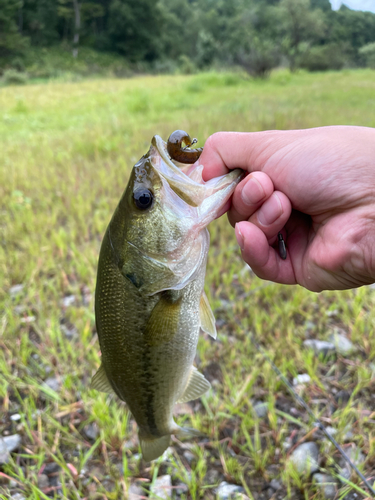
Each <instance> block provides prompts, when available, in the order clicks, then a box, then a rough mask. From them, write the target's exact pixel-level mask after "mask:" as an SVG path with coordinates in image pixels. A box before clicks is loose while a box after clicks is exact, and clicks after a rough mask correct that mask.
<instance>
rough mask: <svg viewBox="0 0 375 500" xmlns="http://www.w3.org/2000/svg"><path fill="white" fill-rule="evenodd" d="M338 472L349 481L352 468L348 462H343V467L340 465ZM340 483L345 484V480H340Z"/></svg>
mask: <svg viewBox="0 0 375 500" xmlns="http://www.w3.org/2000/svg"><path fill="white" fill-rule="evenodd" d="M339 474H340V476H342V477H343V478H344V479H347V480H348V481H349V479H350V476H351V475H352V469H351V467H350V466H349V465H348V464H345V465H344V466H343V467H340V469H339ZM342 483H343V484H345V481H342Z"/></svg>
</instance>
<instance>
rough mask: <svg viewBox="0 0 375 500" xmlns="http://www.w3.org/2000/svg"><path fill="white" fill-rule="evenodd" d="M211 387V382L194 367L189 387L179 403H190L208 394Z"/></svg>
mask: <svg viewBox="0 0 375 500" xmlns="http://www.w3.org/2000/svg"><path fill="white" fill-rule="evenodd" d="M210 387H211V384H210V383H209V381H208V380H206V379H205V378H204V376H203V375H202V374H201V373H199V371H198V370H197V369H196V368H195V366H192V367H191V372H190V377H189V380H188V383H187V386H186V388H185V391H184V393H183V395H182V396H181V398H180V399H179V400H178V403H187V402H188V401H191V400H193V399H197V398H199V397H200V396H202V394H204V393H205V392H207V391H208V389H209V388H210Z"/></svg>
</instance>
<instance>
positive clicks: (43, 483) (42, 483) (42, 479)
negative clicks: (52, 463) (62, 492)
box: [38, 474, 49, 490]
mask: <svg viewBox="0 0 375 500" xmlns="http://www.w3.org/2000/svg"><path fill="white" fill-rule="evenodd" d="M48 486H49V479H48V476H47V474H40V475H39V477H38V488H40V489H41V490H43V489H44V488H48Z"/></svg>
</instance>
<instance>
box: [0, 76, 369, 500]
mask: <svg viewBox="0 0 375 500" xmlns="http://www.w3.org/2000/svg"><path fill="white" fill-rule="evenodd" d="M331 124H353V125H366V126H372V127H375V72H374V71H369V70H368V71H345V72H339V73H326V74H307V73H298V74H295V75H291V74H289V73H288V72H284V71H279V72H275V73H274V74H272V76H271V78H270V80H268V81H253V80H249V79H247V78H246V77H245V76H243V75H238V74H201V75H194V76H173V77H168V76H163V77H142V78H134V79H129V80H115V79H113V80H96V81H84V82H80V83H64V84H59V83H50V84H45V85H31V86H25V87H6V88H2V89H0V141H1V155H0V214H1V216H0V241H1V246H0V347H1V349H0V435H2V436H6V435H13V434H19V435H20V436H21V439H22V441H21V444H20V446H19V447H18V449H17V450H16V451H15V452H13V453H12V455H11V458H10V460H9V462H8V463H7V464H5V465H0V498H1V499H9V498H12V497H14V498H15V499H16V498H18V500H20V499H21V498H27V499H30V500H31V499H32V500H37V499H47V498H66V499H69V500H78V499H82V500H83V499H108V500H113V499H122V498H123V499H125V498H127V497H128V495H129V491H135V485H137V486H138V487H139V488H141V489H142V495H143V497H144V498H147V497H148V496H149V492H150V490H152V491H153V488H154V485H155V483H156V482H157V478H158V476H161V475H167V474H168V475H170V476H171V479H172V485H173V489H172V490H171V492H170V494H171V495H172V497H173V498H181V499H193V500H195V499H199V498H205V499H214V498H216V487H217V486H218V484H219V483H221V482H222V481H227V482H228V483H232V484H237V485H240V486H241V487H243V488H244V490H245V493H244V494H245V495H247V497H249V498H252V499H254V500H256V499H259V500H260V499H269V498H273V499H276V498H277V499H282V498H292V499H299V498H300V499H310V498H311V499H312V498H316V499H319V498H324V496H322V494H321V492H320V490H318V491H316V490H315V488H314V485H313V484H312V481H311V478H309V477H306V478H300V477H299V476H298V474H297V473H296V472H295V470H294V469H293V467H291V465H290V462H288V459H289V456H290V454H291V453H292V451H293V449H294V447H295V445H297V444H300V443H302V442H304V441H311V440H313V441H315V442H316V443H317V444H318V446H319V449H320V467H321V469H322V470H323V471H324V470H326V471H329V472H330V473H331V474H333V475H336V474H337V470H338V469H337V468H336V467H335V464H337V463H338V462H339V458H340V457H339V455H338V454H337V453H336V452H335V449H334V448H333V447H332V445H330V444H329V442H328V441H326V440H325V439H323V436H322V435H321V433H320V432H319V431H317V430H316V429H315V431H314V423H313V422H312V421H311V419H309V418H308V415H306V414H305V412H304V410H303V409H301V408H300V407H298V405H297V403H295V402H294V401H293V399H292V398H291V396H290V395H289V394H288V392H287V390H286V389H285V387H284V386H283V385H282V383H281V382H280V380H279V379H278V377H277V376H276V375H275V374H274V373H273V371H272V369H271V367H270V365H269V363H268V362H267V361H265V360H264V359H262V357H261V356H260V355H259V354H257V351H256V350H255V348H254V346H253V344H252V342H251V338H250V337H249V335H248V332H253V334H254V335H255V337H256V338H257V340H258V341H259V342H261V343H262V345H263V346H264V347H265V349H266V350H267V352H268V353H269V355H270V357H271V358H272V359H273V360H274V361H275V363H276V364H277V365H278V366H279V368H280V369H281V371H282V372H283V373H284V374H285V375H286V376H287V377H288V378H289V379H290V380H291V379H292V378H293V377H295V376H296V375H297V374H303V373H306V374H309V376H310V377H311V380H310V382H309V383H308V384H306V385H304V386H300V387H299V391H300V393H301V394H302V395H303V397H304V398H305V400H306V401H307V402H308V403H309V404H310V405H311V407H312V408H313V410H314V411H315V413H316V414H317V415H319V416H320V418H321V419H322V421H323V422H324V424H325V425H327V426H331V427H334V428H335V429H336V430H337V432H336V434H335V437H336V438H337V440H338V441H339V442H340V443H342V444H343V446H344V448H345V449H346V450H347V451H349V452H350V450H354V449H357V450H361V453H362V454H363V457H362V458H363V460H361V461H360V462H361V463H360V468H361V469H362V470H363V471H364V473H365V475H366V476H367V477H371V478H372V482H373V481H374V478H375V430H374V429H375V428H374V423H375V397H374V388H375V387H374V373H375V364H374V361H375V331H374V325H375V308H374V303H375V290H374V289H372V288H371V287H366V288H361V289H358V290H354V291H348V292H340V293H339V292H329V293H321V294H313V293H310V292H307V291H305V290H303V289H301V288H299V287H287V286H281V285H276V284H271V283H268V282H263V281H261V280H259V279H258V278H257V277H255V276H254V275H253V274H252V273H251V271H250V270H249V268H248V267H247V266H245V265H244V263H243V261H242V260H241V258H240V254H239V250H238V247H237V244H236V241H235V237H234V233H233V229H232V228H231V226H229V224H228V223H227V221H226V218H225V217H223V218H222V219H221V220H219V221H216V222H215V223H213V224H212V225H211V227H210V231H211V236H212V244H211V249H210V254H209V262H208V270H207V276H206V289H207V294H208V296H209V298H210V302H211V305H212V307H213V310H214V312H215V316H216V319H217V325H218V332H219V333H218V339H217V340H216V342H215V341H213V340H212V339H210V338H209V337H205V336H202V338H201V340H200V344H199V351H198V353H197V364H198V366H199V368H200V370H201V371H203V372H204V373H205V375H206V376H207V378H208V379H209V380H210V381H211V383H212V385H213V390H212V391H210V392H209V393H208V394H207V395H206V396H205V397H203V398H202V399H201V400H198V401H195V402H192V403H189V404H185V405H182V407H181V406H180V407H178V408H177V411H176V419H177V422H178V423H179V424H185V425H187V426H191V427H195V428H197V429H200V430H202V431H203V432H204V433H205V434H206V435H207V436H208V438H207V439H205V440H202V441H201V442H191V443H189V442H187V443H186V442H184V443H181V442H179V441H178V440H177V439H174V444H173V446H172V447H171V448H170V450H169V452H168V453H167V454H166V455H165V456H164V457H162V458H161V459H159V460H158V461H156V462H154V463H152V464H147V463H144V462H143V461H142V459H141V458H140V455H139V447H138V440H137V433H136V425H135V423H134V421H133V420H132V418H131V416H130V415H129V414H128V412H127V409H126V406H125V405H124V404H123V403H122V402H121V401H119V400H118V399H116V398H115V397H111V396H107V395H105V394H102V393H98V392H96V391H94V390H90V389H89V384H90V379H91V376H92V375H93V373H94V372H95V371H96V369H97V368H98V366H99V363H100V356H99V344H98V340H97V335H96V332H95V318H94V312H93V310H94V304H93V293H94V289H95V279H96V264H97V258H98V251H99V247H100V242H101V238H102V236H103V234H104V231H105V228H106V226H107V224H108V221H109V219H110V217H111V214H112V212H113V210H114V208H115V206H116V204H117V202H118V199H119V197H120V195H121V193H122V191H123V190H124V188H125V186H126V182H127V178H128V175H129V172H130V169H131V167H132V166H133V164H134V163H135V162H136V161H137V160H138V159H139V157H140V156H142V155H143V154H144V153H145V152H146V151H147V149H148V147H149V144H150V140H151V138H152V136H153V135H154V134H159V135H161V136H162V137H164V138H165V139H166V138H167V137H168V136H169V134H170V133H171V132H172V131H173V130H175V129H185V130H187V131H188V132H189V133H190V134H191V135H192V136H194V137H198V138H199V143H198V146H201V145H203V143H204V140H205V139H206V138H207V137H208V135H210V134H211V133H213V132H215V131H218V130H241V131H255V130H261V129H274V128H278V129H290V128H307V127H315V126H322V125H331ZM337 327H339V328H342V329H343V330H344V332H345V334H346V335H347V337H348V338H349V339H350V340H351V341H352V342H353V344H354V345H355V348H356V352H354V353H353V354H350V355H347V356H342V355H338V356H333V357H330V358H323V357H317V356H315V355H314V353H313V352H311V351H310V350H307V349H306V348H305V347H304V346H303V341H304V340H305V339H308V338H318V339H320V340H327V339H328V338H329V336H330V334H331V333H332V332H333V331H334V329H335V328H337ZM340 394H341V398H340V397H339V396H338V395H340ZM259 402H264V403H266V404H267V406H266V409H267V414H265V415H263V416H258V414H257V412H256V411H255V409H254V407H255V406H256V405H257V403H259ZM264 407H265V406H264ZM258 408H259V406H258ZM258 413H259V412H258ZM348 428H350V429H351V430H352V434H351V435H349V437H348ZM355 447H356V448H355ZM272 479H277V480H278V481H279V488H276V489H275V488H274V489H272V488H271V487H270V484H274V485H275V482H273V483H271V481H272ZM353 488H354V489H356V495H357V497H355V496H347V497H346V498H348V499H349V498H353V499H354V498H365V497H366V494H365V492H364V490H363V489H362V485H361V483H360V481H359V480H358V478H356V477H355V476H352V477H351V479H350V480H349V481H347V484H345V483H341V486H340V489H339V491H338V494H337V498H344V497H345V495H347V494H348V492H349V491H354V490H353ZM17 493H19V494H20V495H19V496H18V497H17V496H16V494H17ZM349 495H351V493H350V494H349ZM134 498H135V497H134ZM139 498H141V497H139ZM153 498H156V497H155V496H154V497H153ZM243 498H246V497H245V496H244V497H243Z"/></svg>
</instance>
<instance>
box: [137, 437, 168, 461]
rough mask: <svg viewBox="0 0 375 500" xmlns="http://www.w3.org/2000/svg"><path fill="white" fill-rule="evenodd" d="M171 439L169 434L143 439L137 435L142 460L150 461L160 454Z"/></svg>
mask: <svg viewBox="0 0 375 500" xmlns="http://www.w3.org/2000/svg"><path fill="white" fill-rule="evenodd" d="M170 441H171V436H170V435H167V436H162V437H160V438H156V439H144V438H141V437H139V442H140V445H141V450H142V456H143V460H145V461H146V462H150V461H151V460H155V459H156V458H159V457H160V455H162V454H163V453H164V452H165V450H166V449H167V448H168V446H169V443H170Z"/></svg>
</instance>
